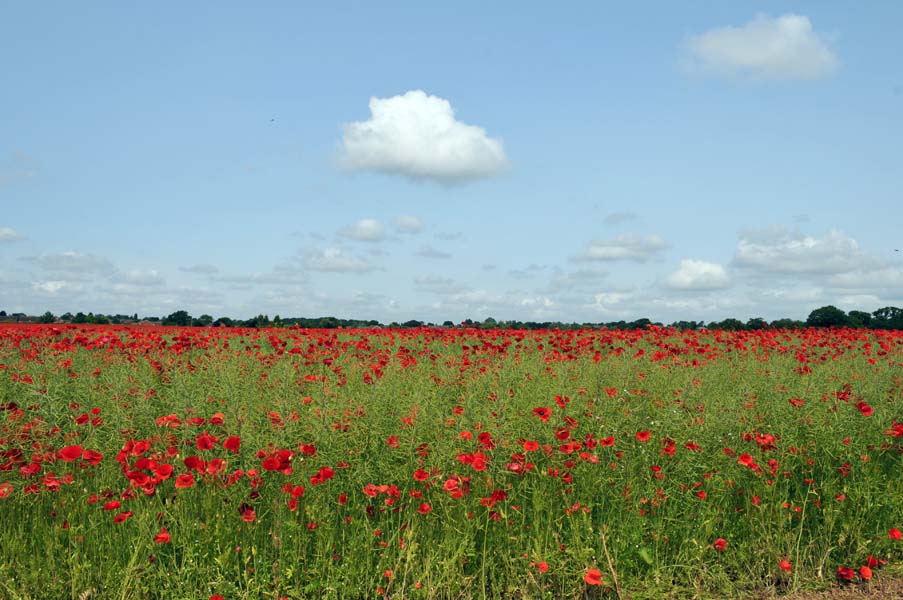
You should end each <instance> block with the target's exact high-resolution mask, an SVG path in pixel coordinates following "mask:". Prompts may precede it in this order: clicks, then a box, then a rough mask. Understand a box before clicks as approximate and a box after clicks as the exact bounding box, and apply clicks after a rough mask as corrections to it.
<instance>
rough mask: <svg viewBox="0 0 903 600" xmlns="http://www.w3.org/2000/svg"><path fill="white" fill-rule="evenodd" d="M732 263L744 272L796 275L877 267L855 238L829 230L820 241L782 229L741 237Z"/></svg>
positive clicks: (750, 232) (834, 272) (752, 231)
mask: <svg viewBox="0 0 903 600" xmlns="http://www.w3.org/2000/svg"><path fill="white" fill-rule="evenodd" d="M733 263H734V264H735V265H736V266H738V267H742V268H745V269H751V270H759V271H765V272H769V273H784V274H797V275H830V274H837V273H847V272H850V271H854V270H858V269H868V268H874V267H875V266H877V261H876V260H875V259H873V258H871V257H869V256H868V255H866V254H865V253H864V252H863V251H862V250H861V249H860V248H859V244H858V243H857V242H856V240H855V239H853V238H851V237H850V236H848V235H846V234H845V233H843V232H840V231H837V230H832V231H831V232H830V233H829V234H828V235H826V236H825V237H822V238H817V237H813V236H810V235H804V234H802V233H800V232H796V231H790V230H787V229H785V228H782V227H774V228H771V229H766V230H750V231H746V232H743V233H742V234H741V237H740V240H739V242H738V243H737V251H736V254H735V255H734V260H733Z"/></svg>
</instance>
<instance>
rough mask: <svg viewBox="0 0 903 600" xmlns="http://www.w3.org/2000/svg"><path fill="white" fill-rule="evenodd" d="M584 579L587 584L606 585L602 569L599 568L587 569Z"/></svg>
mask: <svg viewBox="0 0 903 600" xmlns="http://www.w3.org/2000/svg"><path fill="white" fill-rule="evenodd" d="M583 581H584V582H585V583H586V585H605V582H604V581H602V571H600V570H599V569H587V570H586V575H584V576H583Z"/></svg>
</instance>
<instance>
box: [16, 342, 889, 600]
mask: <svg viewBox="0 0 903 600" xmlns="http://www.w3.org/2000/svg"><path fill="white" fill-rule="evenodd" d="M901 461H903V333H901V332H892V331H865V330H855V329H803V330H775V329H765V330H760V331H745V332H728V331H706V330H702V331H679V330H675V329H664V328H656V327H650V328H648V329H646V330H634V331H607V330H588V329H587V330H580V331H558V330H549V331H502V330H478V329H464V328H448V329H445V328H419V329H368V330H363V329H360V330H341V329H336V330H305V329H228V328H184V329H181V328H168V327H116V326H75V325H65V326H52V325H51V326H35V325H28V326H17V325H0V511H2V519H0V598H23V599H24V598H81V599H83V600H88V599H90V598H200V599H203V600H207V599H208V598H219V597H222V598H225V599H251V598H272V599H274V600H276V599H281V598H290V599H297V598H341V597H371V598H372V597H389V598H469V597H475V598H478V597H489V598H509V597H510V598H578V597H590V598H606V597H612V598H614V597H622V598H627V597H631V598H659V597H675V598H682V597H688V598H689V597H720V596H742V595H743V594H746V593H760V592H762V591H763V590H766V591H772V592H774V593H778V594H780V593H784V592H791V591H795V590H799V589H806V588H819V587H826V586H828V585H845V586H862V587H869V586H873V585H876V584H877V582H880V581H881V580H882V578H892V577H895V576H899V574H900V573H901V569H900V565H901V564H903V534H901V529H903V471H901Z"/></svg>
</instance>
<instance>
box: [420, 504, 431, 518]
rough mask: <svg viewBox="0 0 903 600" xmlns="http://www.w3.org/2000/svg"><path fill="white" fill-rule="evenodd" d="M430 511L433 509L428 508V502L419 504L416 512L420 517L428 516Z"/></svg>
mask: <svg viewBox="0 0 903 600" xmlns="http://www.w3.org/2000/svg"><path fill="white" fill-rule="evenodd" d="M431 510H433V507H432V506H430V505H429V503H428V502H423V503H421V504H420V507H419V508H418V509H417V512H419V513H420V514H421V515H425V514H428V513H429V512H430V511H431Z"/></svg>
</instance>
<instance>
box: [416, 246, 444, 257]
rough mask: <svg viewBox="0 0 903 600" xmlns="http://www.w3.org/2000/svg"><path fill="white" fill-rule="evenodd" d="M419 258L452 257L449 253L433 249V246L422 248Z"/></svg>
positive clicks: (418, 254)
mask: <svg viewBox="0 0 903 600" xmlns="http://www.w3.org/2000/svg"><path fill="white" fill-rule="evenodd" d="M417 256H422V257H423V258H440V259H445V258H451V257H452V255H451V254H449V253H448V252H443V251H442V250H438V249H436V248H433V247H432V246H421V247H420V250H418V251H417Z"/></svg>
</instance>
